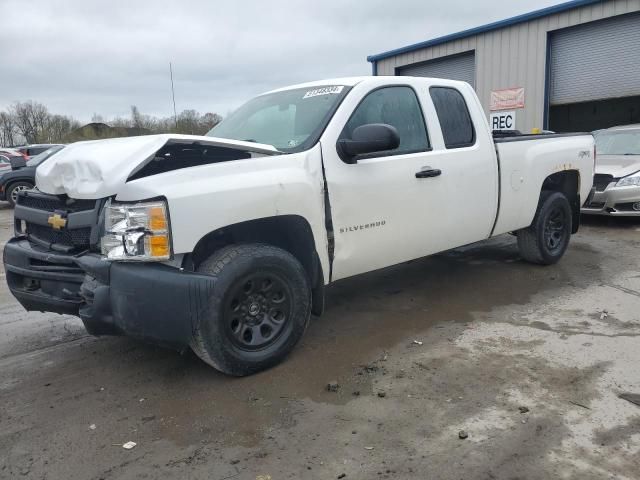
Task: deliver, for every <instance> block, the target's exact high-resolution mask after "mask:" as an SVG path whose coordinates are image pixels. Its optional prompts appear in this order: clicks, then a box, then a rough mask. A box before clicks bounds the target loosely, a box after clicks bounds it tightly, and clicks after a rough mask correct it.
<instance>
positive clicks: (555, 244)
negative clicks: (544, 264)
mask: <svg viewBox="0 0 640 480" xmlns="http://www.w3.org/2000/svg"><path fill="white" fill-rule="evenodd" d="M567 220H568V218H567V216H566V211H565V210H564V209H563V208H562V206H561V205H559V204H558V205H554V206H553V208H552V209H551V210H550V211H549V213H548V215H547V217H546V219H545V223H544V232H543V235H544V242H545V244H546V247H547V250H548V251H549V252H551V253H553V252H556V251H557V250H558V249H560V248H562V247H563V245H564V244H565V240H566V236H567Z"/></svg>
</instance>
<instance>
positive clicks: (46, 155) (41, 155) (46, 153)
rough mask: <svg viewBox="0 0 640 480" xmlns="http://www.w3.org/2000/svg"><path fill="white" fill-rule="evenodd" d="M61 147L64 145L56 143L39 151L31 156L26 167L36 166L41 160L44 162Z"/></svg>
mask: <svg viewBox="0 0 640 480" xmlns="http://www.w3.org/2000/svg"><path fill="white" fill-rule="evenodd" d="M63 148H64V145H56V146H55V147H51V148H49V149H47V150H45V151H44V152H42V153H39V154H38V155H36V156H35V157H31V158H30V159H29V161H28V162H27V167H37V166H38V165H40V164H41V163H42V162H44V161H45V160H46V159H47V158H49V157H50V156H51V155H53V154H54V153H56V152H58V151H60V150H62V149H63Z"/></svg>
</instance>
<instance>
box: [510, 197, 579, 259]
mask: <svg viewBox="0 0 640 480" xmlns="http://www.w3.org/2000/svg"><path fill="white" fill-rule="evenodd" d="M571 230H572V215H571V206H570V205H569V200H568V199H567V197H566V196H565V195H564V194H563V193H561V192H548V191H545V192H542V195H540V201H539V202H538V209H537V211H536V214H535V217H534V218H533V222H532V223H531V226H529V227H527V228H524V229H522V230H519V231H518V232H517V236H518V248H519V249H520V255H522V258H524V259H525V260H527V261H528V262H531V263H538V264H541V265H551V264H553V263H556V262H557V261H558V260H560V258H562V256H563V255H564V252H565V251H566V250H567V247H568V246H569V240H570V238H571Z"/></svg>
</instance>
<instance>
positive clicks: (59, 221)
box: [47, 213, 67, 230]
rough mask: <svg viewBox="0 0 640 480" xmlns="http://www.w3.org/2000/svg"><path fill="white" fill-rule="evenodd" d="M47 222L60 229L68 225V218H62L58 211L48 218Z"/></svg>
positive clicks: (55, 228)
mask: <svg viewBox="0 0 640 480" xmlns="http://www.w3.org/2000/svg"><path fill="white" fill-rule="evenodd" d="M47 223H48V224H49V225H51V226H52V227H53V229H54V230H60V229H61V228H62V227H64V226H66V225H67V219H66V218H62V217H61V216H60V214H58V213H54V214H53V215H51V216H50V217H49V218H48V219H47Z"/></svg>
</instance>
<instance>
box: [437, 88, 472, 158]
mask: <svg viewBox="0 0 640 480" xmlns="http://www.w3.org/2000/svg"><path fill="white" fill-rule="evenodd" d="M429 91H430V93H431V99H432V100H433V105H434V106H435V107H436V113H437V114H438V120H440V127H441V128H442V136H443V137H444V144H445V146H446V147H447V148H461V147H470V146H471V145H473V144H474V143H475V141H476V138H475V137H476V136H475V131H474V129H473V122H471V115H469V109H468V108H467V103H466V102H465V101H464V97H463V96H462V94H461V93H460V92H459V91H458V90H456V89H455V88H450V87H431V89H430V90H429Z"/></svg>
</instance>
